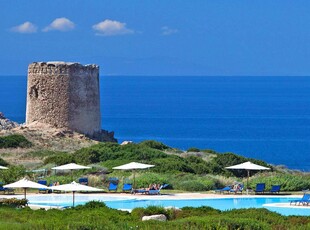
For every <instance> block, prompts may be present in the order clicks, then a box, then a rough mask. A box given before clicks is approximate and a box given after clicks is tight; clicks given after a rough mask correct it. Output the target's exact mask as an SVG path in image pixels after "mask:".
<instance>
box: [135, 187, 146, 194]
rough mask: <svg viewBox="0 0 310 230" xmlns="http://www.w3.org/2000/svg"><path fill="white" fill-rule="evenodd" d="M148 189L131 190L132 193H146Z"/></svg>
mask: <svg viewBox="0 0 310 230" xmlns="http://www.w3.org/2000/svg"><path fill="white" fill-rule="evenodd" d="M148 191H149V190H146V189H141V188H140V189H133V190H132V191H131V193H132V194H136V193H141V194H146V193H147V192H148Z"/></svg>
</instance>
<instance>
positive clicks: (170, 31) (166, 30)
mask: <svg viewBox="0 0 310 230" xmlns="http://www.w3.org/2000/svg"><path fill="white" fill-rule="evenodd" d="M178 32H179V30H177V29H172V28H169V27H168V26H163V27H161V34H162V35H165V36H166V35H171V34H176V33H178Z"/></svg>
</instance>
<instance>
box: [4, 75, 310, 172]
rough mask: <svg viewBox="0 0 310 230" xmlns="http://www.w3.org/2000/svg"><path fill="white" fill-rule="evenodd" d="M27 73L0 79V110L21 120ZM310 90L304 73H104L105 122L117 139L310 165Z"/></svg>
mask: <svg viewBox="0 0 310 230" xmlns="http://www.w3.org/2000/svg"><path fill="white" fill-rule="evenodd" d="M171 77H173V78H171ZM175 78H178V81H175ZM26 79H27V78H26V76H1V78H0V83H1V85H2V90H1V92H0V97H1V98H5V100H2V101H1V102H0V112H3V113H4V114H5V116H6V117H8V118H9V119H11V120H14V121H17V122H20V123H23V122H24V120H25V109H26V108H25V107H26ZM158 79H160V80H158ZM1 80H2V81H1ZM309 88H310V78H308V77H305V76H298V77H295V78H292V77H288V76H268V77H264V76H260V77H255V76H253V77H249V78H245V77H242V76H240V77H236V76H234V77H225V76H221V77H219V76H217V77H216V76H213V77H210V76H203V77H201V76H192V77H190V76H186V77H185V76H161V77H160V78H159V77H158V76H148V77H143V76H101V77H100V90H101V116H102V128H103V129H105V130H109V131H114V132H115V137H116V138H117V139H118V140H119V143H121V142H122V141H125V140H127V141H134V142H140V141H143V140H156V141H160V142H163V143H164V144H167V145H169V146H171V147H176V148H179V149H182V150H186V149H188V148H190V147H197V148H200V149H213V150H215V151H217V152H233V153H236V154H239V155H242V156H245V157H251V158H257V159H261V160H264V161H266V162H268V163H271V164H277V165H286V166H287V167H288V168H290V169H298V170H301V171H310V163H307V162H309V160H310V159H309V156H307V155H308V154H307V151H308V150H309V147H310V140H309V137H310V130H309V126H310V122H309V121H310V108H309V106H308V105H309V102H308V98H309V96H310V95H309V94H310V91H309V90H308V89H309ZM12 105H14V106H12Z"/></svg>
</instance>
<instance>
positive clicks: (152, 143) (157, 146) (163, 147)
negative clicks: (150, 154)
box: [140, 140, 171, 150]
mask: <svg viewBox="0 0 310 230" xmlns="http://www.w3.org/2000/svg"><path fill="white" fill-rule="evenodd" d="M140 145H145V146H147V147H150V148H152V149H158V150H167V149H171V148H170V147H169V146H167V145H165V144H163V143H161V142H158V141H152V140H147V141H142V142H141V143H140Z"/></svg>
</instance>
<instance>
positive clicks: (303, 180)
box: [250, 172, 310, 191]
mask: <svg viewBox="0 0 310 230" xmlns="http://www.w3.org/2000/svg"><path fill="white" fill-rule="evenodd" d="M257 183H265V184H266V190H269V189H270V188H271V186H272V185H281V190H282V191H301V190H305V189H308V188H309V187H310V175H302V174H281V173H268V172H267V173H261V174H259V175H257V176H254V177H251V180H250V187H252V188H255V186H256V184H257Z"/></svg>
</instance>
